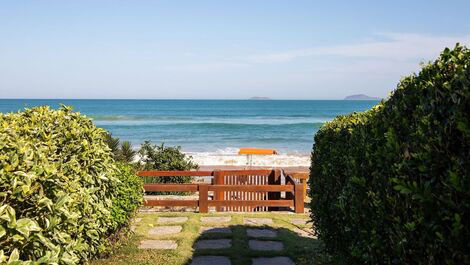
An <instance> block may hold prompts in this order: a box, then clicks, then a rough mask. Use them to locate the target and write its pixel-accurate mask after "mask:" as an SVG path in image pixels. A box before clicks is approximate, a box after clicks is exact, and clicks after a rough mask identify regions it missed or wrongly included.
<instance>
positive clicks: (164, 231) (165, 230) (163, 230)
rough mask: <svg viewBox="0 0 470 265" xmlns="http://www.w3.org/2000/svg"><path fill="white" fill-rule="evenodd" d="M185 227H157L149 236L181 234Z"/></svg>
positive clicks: (151, 230)
mask: <svg viewBox="0 0 470 265" xmlns="http://www.w3.org/2000/svg"><path fill="white" fill-rule="evenodd" d="M181 230H183V227H181V226H179V225H172V226H157V227H154V228H152V229H150V230H149V235H169V234H176V233H179V232H181Z"/></svg>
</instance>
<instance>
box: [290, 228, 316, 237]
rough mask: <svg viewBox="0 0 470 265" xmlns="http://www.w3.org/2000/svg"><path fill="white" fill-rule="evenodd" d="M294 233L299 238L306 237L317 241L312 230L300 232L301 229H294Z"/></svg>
mask: <svg viewBox="0 0 470 265" xmlns="http://www.w3.org/2000/svg"><path fill="white" fill-rule="evenodd" d="M294 232H295V233H296V234H297V235H299V236H301V237H308V238H314V239H317V236H315V235H314V234H313V229H311V228H309V229H307V230H302V229H298V228H294Z"/></svg>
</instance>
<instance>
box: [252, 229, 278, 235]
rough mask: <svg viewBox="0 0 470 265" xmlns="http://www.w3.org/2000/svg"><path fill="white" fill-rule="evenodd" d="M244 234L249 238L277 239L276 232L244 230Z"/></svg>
mask: <svg viewBox="0 0 470 265" xmlns="http://www.w3.org/2000/svg"><path fill="white" fill-rule="evenodd" d="M246 234H247V235H248V236H249V237H277V231H273V230H270V229H251V228H248V229H247V230H246Z"/></svg>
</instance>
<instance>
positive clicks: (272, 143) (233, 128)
mask: <svg viewBox="0 0 470 265" xmlns="http://www.w3.org/2000/svg"><path fill="white" fill-rule="evenodd" d="M377 103H378V101H362V100H360V101H346V100H83V99H77V100H71V99H0V112H2V113H7V112H16V111H19V110H22V109H24V108H25V107H34V106H41V105H49V106H51V107H53V108H58V107H59V104H65V105H69V106H73V107H74V109H75V110H76V111H79V112H81V113H82V114H85V115H87V116H88V117H90V118H93V120H94V122H95V124H96V125H97V126H99V127H102V128H105V129H106V130H108V131H110V132H112V134H113V135H114V136H115V137H119V138H121V139H122V140H129V141H131V142H132V144H133V145H135V146H137V145H140V143H142V142H143V141H144V140H151V141H153V142H154V143H157V144H159V143H161V142H165V143H166V144H168V145H180V146H181V147H182V148H183V150H184V151H188V152H216V151H220V152H223V150H226V149H234V148H240V147H257V148H274V149H277V150H279V151H280V152H284V153H302V154H307V153H309V152H310V150H311V148H312V144H313V135H314V133H315V132H316V131H317V130H318V129H319V128H320V126H321V125H322V124H323V123H324V122H325V121H329V120H332V119H333V118H334V117H336V116H337V115H343V114H348V113H351V112H357V111H364V110H366V109H369V108H371V107H372V106H374V105H375V104H377Z"/></svg>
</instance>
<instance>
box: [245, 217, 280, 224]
mask: <svg viewBox="0 0 470 265" xmlns="http://www.w3.org/2000/svg"><path fill="white" fill-rule="evenodd" d="M272 223H273V219H271V218H243V224H245V225H269V224H272Z"/></svg>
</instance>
